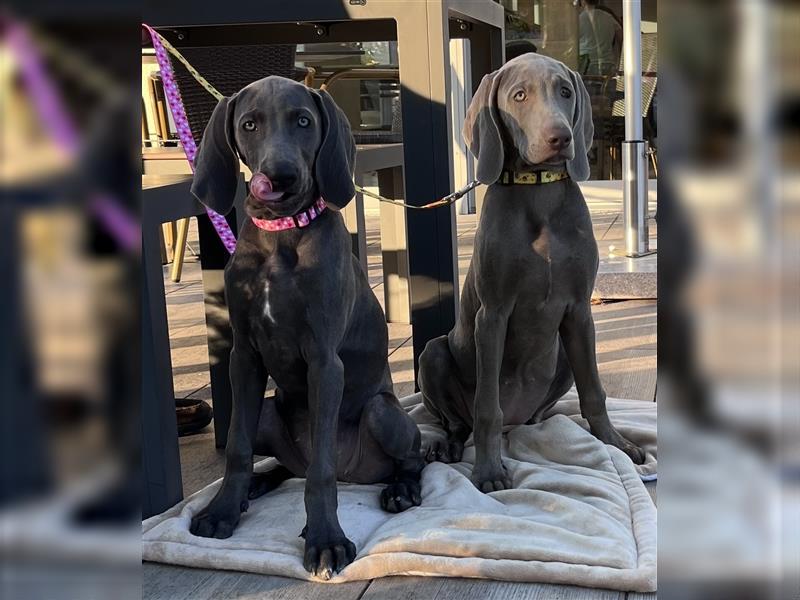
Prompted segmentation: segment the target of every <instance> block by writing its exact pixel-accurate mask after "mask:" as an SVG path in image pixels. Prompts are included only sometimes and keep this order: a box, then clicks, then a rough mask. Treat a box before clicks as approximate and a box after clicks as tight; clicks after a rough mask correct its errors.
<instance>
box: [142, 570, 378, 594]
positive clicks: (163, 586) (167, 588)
mask: <svg viewBox="0 0 800 600" xmlns="http://www.w3.org/2000/svg"><path fill="white" fill-rule="evenodd" d="M142 577H143V579H142V598H143V599H146V600H207V599H209V600H210V599H211V598H214V599H215V600H216V599H218V598H230V599H233V598H247V600H268V599H269V600H272V599H275V600H278V599H280V600H356V599H358V598H360V597H361V595H362V594H363V593H364V590H365V589H366V588H367V586H368V585H369V582H368V581H356V582H353V583H343V584H339V585H331V584H324V583H310V582H307V581H300V580H299V579H291V578H289V577H275V576H272V575H257V574H255V573H241V572H238V571H217V570H211V569H191V568H188V567H178V566H173V565H161V564H156V563H144V564H143V565H142Z"/></svg>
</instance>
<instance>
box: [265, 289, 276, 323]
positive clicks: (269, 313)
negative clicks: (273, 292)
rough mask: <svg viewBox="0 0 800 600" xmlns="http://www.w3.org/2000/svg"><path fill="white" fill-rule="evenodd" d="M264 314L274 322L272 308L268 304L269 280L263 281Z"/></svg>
mask: <svg viewBox="0 0 800 600" xmlns="http://www.w3.org/2000/svg"><path fill="white" fill-rule="evenodd" d="M264 316H265V317H266V318H267V320H268V321H269V322H270V323H274V322H275V319H274V318H273V317H272V308H271V307H270V305H269V281H266V282H265V283H264Z"/></svg>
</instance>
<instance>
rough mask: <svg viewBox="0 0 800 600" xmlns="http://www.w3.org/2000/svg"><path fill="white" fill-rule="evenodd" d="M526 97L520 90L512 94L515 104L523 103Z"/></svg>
mask: <svg viewBox="0 0 800 600" xmlns="http://www.w3.org/2000/svg"><path fill="white" fill-rule="evenodd" d="M527 97H528V95H527V94H526V93H525V92H523V91H522V90H520V91H518V92H517V93H516V94H514V100H516V101H517V102H524V101H525V99H526V98H527Z"/></svg>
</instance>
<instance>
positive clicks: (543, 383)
mask: <svg viewBox="0 0 800 600" xmlns="http://www.w3.org/2000/svg"><path fill="white" fill-rule="evenodd" d="M463 134H464V139H465V140H466V141H467V143H468V145H469V147H470V151H471V152H472V153H473V154H474V155H475V157H476V159H477V162H478V166H477V178H478V179H479V180H480V181H481V182H482V183H485V184H488V185H489V189H488V191H487V193H486V197H485V201H484V205H483V210H482V213H481V217H480V223H479V226H478V231H477V234H476V237H475V249H474V252H473V255H472V262H471V263H470V267H469V272H468V273H467V278H466V282H465V284H464V290H463V293H462V295H461V311H460V314H459V317H458V322H457V323H456V326H455V327H454V328H453V330H452V331H451V332H450V333H449V334H448V335H446V336H441V337H439V338H436V339H433V340H431V341H430V342H428V344H427V346H426V348H425V351H424V352H423V353H422V355H421V357H420V373H419V385H420V388H421V390H422V393H423V397H424V402H425V406H426V407H427V408H428V410H429V411H431V412H432V413H433V414H434V415H435V416H437V417H438V419H439V420H440V421H441V423H442V425H443V427H444V428H445V429H446V431H447V432H448V438H447V441H446V442H444V443H441V442H439V443H433V444H432V445H430V446H429V447H428V448H427V453H428V458H429V460H441V461H443V462H453V461H458V460H460V459H461V454H462V451H463V448H464V442H465V440H466V439H467V437H468V436H469V434H470V432H473V433H474V442H475V465H474V467H473V470H472V481H473V483H475V485H476V486H477V487H478V488H479V489H481V490H482V491H484V492H491V491H496V490H502V489H507V488H510V487H512V481H511V479H510V477H509V475H508V473H507V471H506V469H505V466H504V465H503V463H502V461H501V457H500V445H501V433H502V427H503V425H519V424H523V423H531V422H537V421H539V420H541V418H542V416H543V414H544V413H545V412H546V411H547V410H548V409H549V408H550V407H551V406H552V405H553V404H554V403H555V402H556V401H557V400H558V399H559V398H560V397H561V396H562V395H563V394H564V393H565V392H566V391H567V390H568V389H569V388H570V386H571V385H572V383H573V378H574V382H575V384H576V385H577V388H578V395H579V397H580V406H581V414H582V415H583V417H584V418H586V419H587V420H588V422H589V424H590V426H591V431H592V433H593V434H594V435H595V436H596V437H597V438H598V439H600V440H601V441H603V442H605V443H607V444H612V445H614V446H616V447H618V448H620V449H622V450H623V451H624V452H625V453H626V454H628V456H630V457H631V459H632V460H633V461H634V462H636V463H641V462H642V461H643V460H644V454H643V452H642V451H641V449H639V448H638V447H636V446H635V445H634V444H632V443H631V442H629V441H628V440H626V439H625V438H623V437H622V435H620V434H619V432H618V431H617V430H616V429H615V428H614V426H613V425H612V424H611V422H610V421H609V418H608V414H607V412H606V406H605V400H606V395H605V392H604V391H603V386H602V385H601V383H600V378H599V376H598V373H597V362H596V358H595V331H594V322H593V320H592V313H591V306H590V298H591V294H592V289H593V287H594V280H595V276H596V275H597V267H598V251H597V243H596V242H595V239H594V234H593V232H592V223H591V220H590V217H589V210H588V208H587V206H586V202H585V200H584V198H583V195H582V194H581V191H580V188H579V187H578V185H577V184H576V181H583V180H586V179H587V178H588V177H589V162H588V159H587V156H586V154H587V151H588V149H589V148H590V147H591V144H592V137H593V135H594V127H593V125H592V116H591V106H590V100H589V95H588V93H587V92H586V88H585V87H584V85H583V82H582V81H581V78H580V76H579V75H577V74H576V73H574V72H573V71H571V70H570V69H568V68H567V67H566V66H565V65H563V64H562V63H560V62H558V61H556V60H553V59H551V58H548V57H545V56H541V55H538V54H524V55H522V56H519V57H517V58H515V59H514V60H512V61H509V62H508V63H506V64H505V65H504V66H503V67H502V68H500V69H498V70H497V71H495V72H494V73H490V74H489V75H486V76H485V77H484V78H483V81H481V84H480V87H479V88H478V91H477V92H476V94H475V97H474V98H473V99H472V103H471V104H470V107H469V110H468V112H467V118H466V122H465V124H464V130H463ZM543 171H544V172H546V173H544V174H542V172H543ZM531 173H538V177H539V179H542V178H543V179H545V181H546V182H539V183H537V184H535V185H529V184H517V183H515V181H517V180H524V179H525V176H526V175H527V178H528V180H529V181H530V179H531V176H530V174H531ZM564 173H566V175H568V177H566V176H563V174H564ZM515 176H516V177H515ZM499 180H502V181H499ZM503 181H505V182H506V183H503Z"/></svg>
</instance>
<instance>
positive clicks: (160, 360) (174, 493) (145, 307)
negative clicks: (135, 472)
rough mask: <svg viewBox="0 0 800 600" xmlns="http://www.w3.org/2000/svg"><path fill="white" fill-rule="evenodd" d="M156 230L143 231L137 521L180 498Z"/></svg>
mask: <svg viewBox="0 0 800 600" xmlns="http://www.w3.org/2000/svg"><path fill="white" fill-rule="evenodd" d="M160 228H161V227H160V225H158V224H152V223H150V224H146V223H145V224H143V227H142V279H143V282H142V407H141V410H142V414H141V423H142V425H141V427H142V471H143V481H142V518H147V517H149V516H151V515H154V514H158V513H160V512H162V511H164V510H166V509H167V508H169V507H170V506H173V505H174V504H176V503H177V502H179V501H180V500H181V499H182V498H183V484H182V480H181V462H180V452H179V450H178V424H177V421H176V418H175V390H174V387H173V384H172V361H171V358H170V349H169V328H168V326H167V307H166V302H165V299H164V274H163V270H162V266H161V251H160V245H159V240H158V236H159V233H160Z"/></svg>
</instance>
